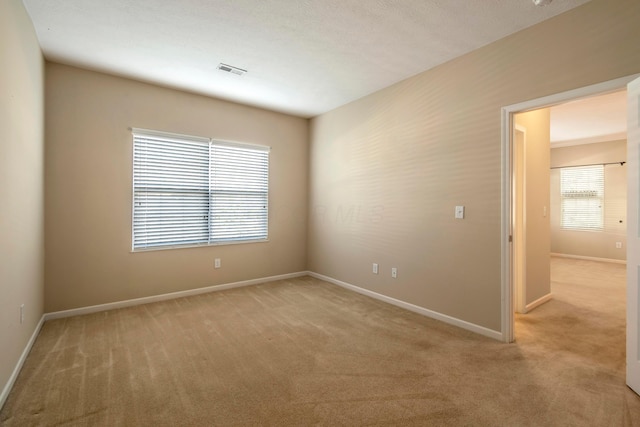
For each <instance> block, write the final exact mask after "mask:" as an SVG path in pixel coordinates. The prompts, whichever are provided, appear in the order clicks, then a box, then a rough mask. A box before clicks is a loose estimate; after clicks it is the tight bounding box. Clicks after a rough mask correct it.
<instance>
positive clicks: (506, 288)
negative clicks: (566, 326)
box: [501, 75, 640, 342]
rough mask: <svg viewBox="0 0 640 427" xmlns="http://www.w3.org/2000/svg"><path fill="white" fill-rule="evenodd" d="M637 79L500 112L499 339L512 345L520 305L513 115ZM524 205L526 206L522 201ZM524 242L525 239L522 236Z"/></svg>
mask: <svg viewBox="0 0 640 427" xmlns="http://www.w3.org/2000/svg"><path fill="white" fill-rule="evenodd" d="M639 76H640V75H634V76H628V77H624V78H620V79H616V80H612V81H608V82H604V83H600V84H596V85H593V86H588V87H584V88H580V89H576V90H572V91H568V92H563V93H559V94H556V95H551V96H547V97H544V98H539V99H535V100H531V101H527V102H523V103H519V104H514V105H510V106H507V107H504V108H502V153H503V156H502V160H503V162H502V184H503V185H502V188H503V191H502V200H503V203H502V206H503V211H502V221H501V228H502V230H501V231H502V233H501V234H502V239H501V241H502V245H501V246H502V337H503V340H504V341H505V342H513V341H514V339H515V334H514V312H515V311H516V310H517V307H518V304H521V302H519V301H520V299H521V298H522V293H523V292H522V291H518V288H517V286H516V284H517V283H518V282H517V281H516V274H518V272H517V270H516V264H515V262H516V257H515V252H516V251H517V250H518V249H517V248H516V247H515V245H514V244H513V243H514V242H513V240H514V239H513V236H514V233H515V232H516V231H517V230H516V229H515V228H514V220H515V215H516V209H515V208H516V200H515V197H514V194H515V188H514V187H515V185H516V183H515V179H514V175H513V171H514V165H515V162H516V161H518V160H517V157H516V155H517V148H514V146H515V147H517V145H516V144H517V140H516V138H518V137H519V136H518V135H519V134H518V132H516V131H517V129H516V127H515V120H514V117H515V115H516V114H517V113H522V112H528V111H533V110H538V109H542V108H547V107H550V106H552V105H557V104H562V103H566V102H569V101H573V100H577V99H582V98H587V97H591V96H595V95H601V94H605V93H610V92H615V91H620V90H623V89H625V88H626V85H627V84H628V83H629V82H630V81H632V80H634V79H635V78H637V77H639ZM525 135H526V134H525ZM524 203H526V200H525V201H524ZM524 238H525V239H526V236H525V237H524ZM520 250H522V249H520ZM525 258H526V257H525ZM523 283H524V290H525V292H526V279H525V280H524V282H523ZM518 286H519V285H518Z"/></svg>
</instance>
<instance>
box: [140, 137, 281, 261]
mask: <svg viewBox="0 0 640 427" xmlns="http://www.w3.org/2000/svg"><path fill="white" fill-rule="evenodd" d="M133 139H134V161H133V185H134V192H133V225H132V230H133V249H134V250H135V249H149V248H158V247H171V246H192V245H200V244H203V245H206V244H216V243H224V242H234V241H248V240H265V239H267V237H268V183H269V151H268V147H256V146H249V145H242V144H235V143H233V144H231V143H224V142H210V141H208V140H205V141H203V140H202V138H200V139H199V140H195V139H196V138H194V140H191V139H188V138H186V139H184V140H183V139H181V138H180V137H179V136H176V135H169V134H167V136H165V134H161V133H156V132H153V131H150V132H149V133H148V134H147V133H144V132H134V138H133Z"/></svg>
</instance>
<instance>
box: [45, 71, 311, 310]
mask: <svg viewBox="0 0 640 427" xmlns="http://www.w3.org/2000/svg"><path fill="white" fill-rule="evenodd" d="M46 109H47V117H46V140H47V146H46V212H47V215H46V292H45V301H46V304H45V310H46V311H47V312H52V311H58V310H64V309H70V308H76V307H84V306H90V305H95V304H102V303H108V302H113V301H121V300H126V299H131V298H138V297H144V296H150V295H157V294H163V293H167V292H174V291H181V290H187V289H194V288H199V287H204V286H210V285H216V284H223V283H231V282H236V281H242V280H248V279H254V278H261V277H268V276H273V275H279V274H285V273H292V272H298V271H303V270H305V269H306V265H305V264H306V226H307V186H308V184H307V179H308V173H307V172H308V120H306V119H301V118H296V117H291V116H287V115H283V114H279V113H273V112H268V111H265V110H260V109H256V108H251V107H246V106H241V105H238V104H233V103H229V102H224V101H220V100H215V99H212V98H207V97H203V96H198V95H193V94H188V93H184V92H180V91H175V90H171V89H166V88H161V87H157V86H153V85H148V84H144V83H140V82H136V81H132V80H127V79H122V78H118V77H113V76H108V75H105V74H100V73H95V72H90V71H85V70H81V69H78V68H73V67H68V66H64V65H60V64H56V63H47V64H46ZM131 127H137V128H146V129H155V130H161V131H168V132H175V133H183V134H188V135H198V136H206V137H214V138H220V139H226V140H234V141H243V142H249V143H256V144H264V145H269V146H271V147H272V151H271V168H270V195H269V202H270V205H269V206H270V218H269V238H270V241H269V242H268V243H253V244H238V245H226V246H214V247H204V248H203V247H199V248H186V249H173V250H161V251H149V252H138V253H131V197H132V190H131V188H132V177H131V174H132V141H131V131H130V130H129V128H131ZM214 258H221V260H222V268H220V269H214V268H213V262H214Z"/></svg>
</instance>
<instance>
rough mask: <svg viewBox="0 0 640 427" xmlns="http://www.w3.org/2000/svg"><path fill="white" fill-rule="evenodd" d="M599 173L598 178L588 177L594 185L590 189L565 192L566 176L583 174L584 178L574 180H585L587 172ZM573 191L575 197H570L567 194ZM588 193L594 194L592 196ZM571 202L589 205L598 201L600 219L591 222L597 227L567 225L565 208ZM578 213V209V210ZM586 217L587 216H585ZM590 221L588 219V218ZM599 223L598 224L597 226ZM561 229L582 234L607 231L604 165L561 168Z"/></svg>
mask: <svg viewBox="0 0 640 427" xmlns="http://www.w3.org/2000/svg"><path fill="white" fill-rule="evenodd" d="M589 170H591V171H597V176H593V177H586V178H587V179H588V184H592V186H590V187H589V188H587V187H585V188H582V189H576V190H565V185H566V184H565V174H568V173H574V175H577V174H578V173H580V172H582V175H583V176H582V177H580V176H574V177H572V179H573V180H574V181H575V180H579V179H581V180H585V176H584V175H585V174H586V173H587V171H589ZM567 180H568V179H567ZM594 184H595V185H594ZM569 191H573V192H574V193H573V194H574V195H573V196H568V195H567V193H569ZM588 193H592V194H593V195H590V194H588ZM569 200H577V201H584V202H587V203H589V202H590V201H596V202H597V204H598V205H599V218H598V219H597V221H591V223H592V224H595V225H587V226H585V225H584V224H580V223H577V222H575V221H574V223H567V215H568V214H567V213H566V208H565V202H566V201H569ZM576 211H577V209H576ZM585 216H586V215H585ZM587 219H588V218H587ZM596 222H597V224H596ZM560 229H561V230H564V231H581V232H585V231H586V232H603V231H604V229H605V170H604V165H588V166H569V167H563V168H560Z"/></svg>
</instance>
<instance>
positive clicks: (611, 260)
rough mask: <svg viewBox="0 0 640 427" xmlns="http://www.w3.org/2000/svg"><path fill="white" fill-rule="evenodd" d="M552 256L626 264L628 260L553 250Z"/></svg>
mask: <svg viewBox="0 0 640 427" xmlns="http://www.w3.org/2000/svg"><path fill="white" fill-rule="evenodd" d="M551 256H554V257H557V258H571V259H584V260H587V261H599V262H611V263H614V264H625V265H626V264H627V261H625V260H623V259H613V258H597V257H592V256H582V255H571V254H559V253H555V252H552V253H551Z"/></svg>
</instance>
